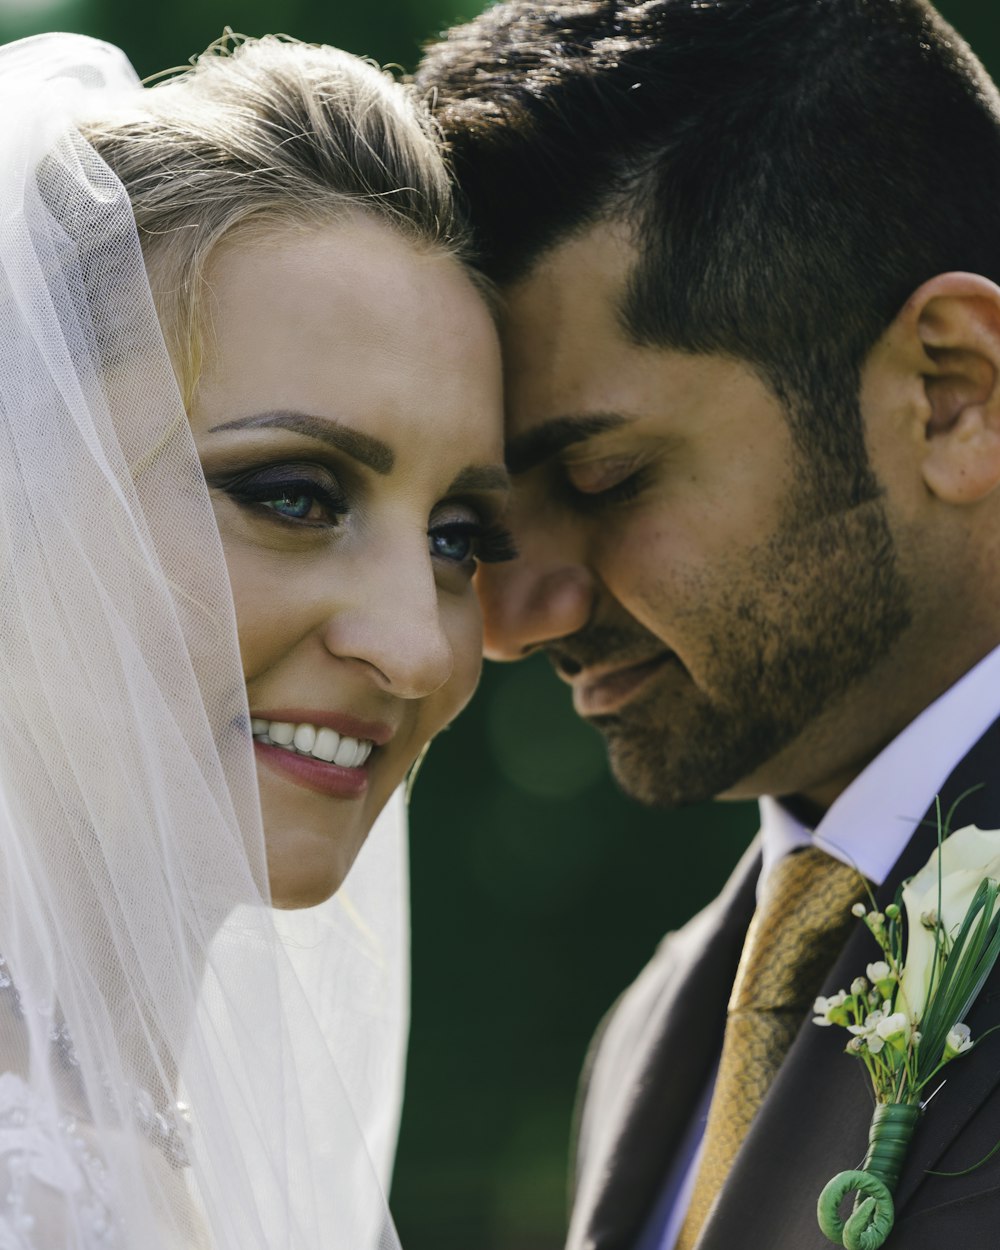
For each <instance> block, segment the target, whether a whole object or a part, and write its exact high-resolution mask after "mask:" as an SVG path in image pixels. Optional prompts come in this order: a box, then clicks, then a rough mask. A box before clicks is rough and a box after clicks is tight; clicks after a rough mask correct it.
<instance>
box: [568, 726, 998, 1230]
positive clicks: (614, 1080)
mask: <svg viewBox="0 0 1000 1250" xmlns="http://www.w3.org/2000/svg"><path fill="white" fill-rule="evenodd" d="M974 786H979V787H980V788H979V789H977V790H975V791H974V792H973V793H971V794H968V795H967V796H966V797H965V798H964V799H963V800H962V802H961V804H960V806H959V807H958V809H957V812H956V818H955V821H954V823H953V828H960V827H962V826H963V825H968V824H976V825H979V826H980V828H985V829H992V828H997V827H1000V721H997V722H996V723H995V724H994V725H993V726H992V727H991V728H990V729H989V730H988V731H987V733H986V734H985V735H984V736H983V738H981V739H980V741H979V742H978V743H977V744H976V746H975V747H974V748H973V749H972V751H970V752H969V754H968V755H967V756H966V757H965V759H964V760H962V762H961V763H960V764H959V765H958V767H957V768H956V769H955V771H954V772H953V773H952V775H951V777H949V779H948V781H947V782H946V784H945V786H944V787H943V788H942V792H941V799H942V808H943V810H944V811H947V810H948V808H949V807H950V805H951V803H953V802H954V801H955V800H956V799H958V798H959V796H960V795H962V794H963V793H964V792H965V791H967V790H969V789H970V788H971V787H974ZM936 838H937V832H936V825H935V823H934V820H933V812H931V813H929V814H928V819H926V820H925V821H924V822H923V824H922V825H921V826H919V827H918V829H917V831H916V833H915V834H914V835H913V837H912V839H911V840H910V843H909V844H908V846H907V847H906V850H905V851H904V853H903V855H902V856H901V857H900V859H899V861H898V862H897V864H896V865H895V867H894V868H893V870H892V872H891V873H890V875H889V877H888V879H887V880H886V882H885V884H884V885H883V886H882V887H881V889H880V890H879V891H878V892H877V893H876V898H877V900H878V902H879V905H880V906H881V907H883V908H884V907H885V905H886V904H887V903H889V902H891V901H892V899H893V897H894V896H895V893H896V889H897V887H898V886H899V884H900V883H901V882H902V881H903V880H904V879H905V878H907V877H910V876H912V875H913V874H914V873H915V872H916V871H917V870H918V869H919V868H920V867H922V866H923V864H924V863H926V861H927V858H928V856H929V855H930V854H931V852H932V851H933V849H934V846H935V843H936ZM759 870H760V855H759V850H758V848H757V846H756V844H755V845H754V846H752V847H751V848H750V850H749V851H748V852H747V854H746V856H744V858H743V860H742V861H741V862H740V864H739V865H738V867H737V869H736V871H735V872H734V874H733V876H732V877H731V878H730V881H729V883H728V885H727V886H726V888H725V890H724V891H723V893H722V894H721V895H720V896H719V897H718V898H717V899H716V900H715V901H714V902H713V903H712V904H711V905H710V906H709V907H708V908H706V910H705V911H703V912H701V913H700V914H699V915H698V916H696V917H695V918H694V920H692V921H691V922H690V923H689V924H688V925H686V926H685V927H684V928H683V929H681V930H679V931H678V932H677V933H674V934H671V935H670V936H668V937H667V938H666V939H665V940H664V942H663V943H662V945H661V946H660V948H659V950H658V951H657V953H656V954H655V955H654V957H653V959H652V960H651V961H650V963H649V964H648V965H647V966H646V968H645V970H644V971H643V972H642V974H641V976H640V977H639V978H638V980H637V981H636V982H635V983H634V984H633V985H632V986H631V988H630V989H629V990H628V991H627V992H626V993H625V994H624V995H623V997H622V998H621V999H620V1000H619V1002H618V1004H617V1005H616V1007H615V1008H614V1009H613V1010H612V1012H611V1013H610V1014H609V1017H608V1019H607V1020H606V1021H605V1024H604V1025H603V1027H602V1030H601V1032H600V1033H599V1035H598V1037H597V1039H596V1040H595V1043H594V1046H593V1047H592V1050H591V1060H590V1062H589V1064H588V1068H587V1070H586V1071H585V1074H584V1087H583V1098H582V1103H581V1110H580V1115H579V1119H578V1137H577V1169H576V1195H575V1204H574V1212H573V1218H572V1223H571V1229H570V1237H569V1244H568V1250H632V1247H633V1246H634V1245H635V1242H636V1240H637V1239H638V1237H639V1235H640V1233H641V1231H642V1229H643V1227H644V1224H645V1222H646V1220H647V1219H648V1218H649V1215H650V1212H651V1209H652V1207H653V1205H654V1203H655V1201H656V1198H657V1195H658V1193H659V1190H660V1187H661V1186H662V1184H663V1181H664V1178H665V1176H666V1174H667V1170H668V1169H669V1167H670V1164H671V1162H672V1161H673V1159H674V1156H675V1152H676V1150H677V1148H678V1144H679V1142H680V1139H681V1137H682V1135H683V1133H684V1131H685V1129H686V1127H687V1126H688V1124H689V1122H690V1120H691V1117H692V1115H693V1114H694V1110H695V1107H696V1105H697V1103H698V1100H699V1097H700V1096H701V1095H702V1093H703V1091H704V1088H705V1084H706V1082H707V1080H708V1079H709V1076H710V1073H711V1069H712V1066H713V1064H714V1063H715V1061H716V1059H717V1057H718V1051H719V1046H720V1042H721V1038H722V1033H723V1029H724V1027H725V1014H726V1003H727V1000H728V997H729V990H730V987H731V985H732V981H733V977H734V976H735V973H736V966H737V963H738V961H739V957H740V951H741V949H742V945H743V937H744V934H745V932H746V927H747V925H748V923H749V920H750V916H751V914H752V912H753V908H754V904H755V888H756V881H757V876H758V873H759ZM876 958H878V949H877V947H876V946H875V944H874V941H873V939H872V938H871V936H870V935H869V933H868V931H867V929H866V928H865V927H864V925H863V924H862V923H860V922H859V923H858V926H857V930H856V931H855V932H854V933H852V935H851V937H850V939H849V940H848V942H847V945H846V946H845V947H844V949H843V951H842V952H841V955H840V957H839V958H838V959H837V961H836V963H835V964H834V966H833V968H832V969H831V971H830V974H829V976H828V977H827V979H826V981H825V983H824V984H823V985H817V987H816V992H817V994H821V993H822V994H832V993H834V992H836V991H837V990H838V989H841V988H847V987H848V986H849V985H850V983H851V981H852V980H853V979H854V978H855V977H856V976H859V975H863V973H864V969H865V966H866V965H867V964H868V963H870V962H871V961H872V960H874V959H876ZM967 1022H968V1024H969V1025H970V1026H971V1028H972V1031H973V1036H974V1037H978V1036H980V1035H981V1034H982V1033H983V1032H985V1030H986V1029H988V1028H990V1027H992V1026H994V1025H997V1024H1000V968H998V970H997V971H996V972H995V973H994V975H993V976H992V977H991V978H990V979H989V981H988V982H987V984H986V986H985V987H984V989H983V991H982V993H981V994H980V996H979V998H978V999H977V1001H976V1004H975V1006H974V1007H973V1009H972V1011H971V1012H970V1014H969V1016H968V1021H967ZM845 1041H846V1034H845V1033H844V1031H843V1029H839V1028H818V1027H817V1026H816V1025H814V1024H812V1023H811V1021H810V1020H809V1019H807V1020H806V1021H804V1022H803V1027H802V1029H801V1031H800V1033H799V1035H798V1037H797V1038H796V1040H795V1041H794V1042H793V1044H792V1047H791V1050H790V1051H789V1053H788V1055H787V1057H786V1059H785V1062H784V1063H783V1065H782V1067H781V1070H780V1071H779V1073H778V1076H777V1078H776V1079H775V1082H774V1084H773V1085H772V1087H771V1089H770V1090H769V1092H768V1095H767V1097H766V1099H765V1101H764V1104H763V1106H762V1107H761V1110H760V1113H759V1114H758V1116H757V1118H756V1120H755V1121H754V1123H753V1125H752V1127H751V1129H750V1132H749V1134H748V1136H747V1138H746V1140H745V1142H744V1144H743V1147H742V1149H741V1151H740V1154H739V1156H738V1157H737V1159H736V1162H735V1164H734V1166H733V1170H732V1172H731V1173H730V1176H729V1179H728V1181H727V1182H726V1185H725V1188H724V1190H723V1192H722V1194H721V1195H720V1199H719V1202H718V1204H717V1206H716V1208H715V1211H714V1213H713V1215H712V1218H711V1219H710V1220H709V1221H708V1223H707V1224H706V1226H705V1228H704V1230H703V1233H702V1237H701V1240H700V1242H699V1250H829V1247H830V1246H831V1243H830V1242H829V1241H827V1239H826V1238H825V1237H824V1236H823V1234H822V1233H821V1232H820V1231H819V1227H818V1225H817V1223H816V1199H817V1198H818V1196H819V1193H820V1191H821V1190H822V1188H823V1186H824V1185H825V1184H826V1182H827V1181H828V1180H830V1178H831V1177H832V1176H834V1175H835V1174H836V1173H837V1172H840V1171H842V1170H844V1169H847V1168H853V1167H857V1166H858V1165H859V1164H860V1163H861V1160H862V1158H863V1157H864V1153H865V1149H866V1146H867V1140H868V1126H869V1122H870V1120H871V1114H872V1109H873V1097H872V1093H871V1087H870V1083H869V1080H868V1076H867V1073H866V1072H865V1070H864V1067H863V1066H862V1064H861V1063H860V1062H859V1061H857V1060H854V1059H852V1058H850V1057H849V1056H847V1055H845V1054H844V1053H843V1048H844V1043H845ZM942 1076H944V1077H946V1078H947V1080H946V1081H945V1084H944V1086H943V1088H942V1089H941V1091H940V1093H938V1094H937V1095H936V1096H935V1098H934V1100H933V1101H932V1102H931V1103H930V1105H929V1107H928V1108H927V1110H926V1112H925V1114H924V1116H923V1117H922V1119H921V1122H920V1124H919V1126H918V1128H917V1131H916V1135H915V1137H914V1140H913V1143H912V1146H911V1149H910V1153H909V1157H908V1160H907V1163H906V1165H905V1167H904V1170H903V1173H902V1176H901V1178H900V1183H899V1186H898V1188H897V1191H896V1225H895V1228H894V1229H893V1232H892V1234H891V1235H890V1237H889V1240H888V1241H887V1242H886V1250H952V1248H953V1247H954V1250H959V1247H961V1250H993V1248H994V1247H998V1248H1000V1152H998V1153H997V1154H996V1155H995V1156H994V1157H993V1158H992V1159H990V1161H989V1162H988V1163H986V1164H985V1165H984V1166H983V1167H981V1168H978V1169H977V1170H975V1171H973V1172H971V1173H970V1174H969V1175H967V1176H961V1177H939V1176H931V1175H928V1169H935V1170H939V1171H959V1170H962V1169H965V1168H968V1167H970V1166H971V1165H972V1164H974V1163H976V1162H977V1161H979V1160H980V1159H982V1158H983V1157H984V1156H985V1155H987V1154H988V1153H989V1151H990V1150H991V1149H992V1148H993V1147H994V1146H995V1145H996V1144H997V1143H998V1142H1000V1032H997V1033H995V1034H993V1035H992V1036H990V1037H989V1038H987V1039H986V1040H985V1041H984V1042H983V1044H982V1046H981V1047H979V1048H978V1049H976V1050H974V1051H973V1052H972V1053H971V1054H969V1055H967V1056H964V1057H963V1058H960V1059H957V1060H955V1061H953V1063H952V1064H951V1065H949V1067H948V1068H947V1069H945V1071H944V1072H943V1073H942Z"/></svg>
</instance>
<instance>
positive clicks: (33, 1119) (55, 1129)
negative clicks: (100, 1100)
mask: <svg viewBox="0 0 1000 1250" xmlns="http://www.w3.org/2000/svg"><path fill="white" fill-rule="evenodd" d="M120 1245H121V1240H120V1229H119V1228H118V1226H117V1224H116V1221H115V1219H114V1216H113V1214H112V1206H111V1202H110V1196H109V1193H108V1183H107V1174H106V1172H105V1168H104V1164H103V1163H102V1161H101V1159H100V1157H99V1155H98V1154H97V1153H96V1151H94V1150H93V1149H91V1147H90V1145H89V1143H88V1141H87V1137H86V1135H85V1133H84V1131H82V1130H81V1127H80V1125H79V1124H78V1123H77V1121H76V1120H75V1119H74V1118H73V1117H72V1116H70V1115H66V1114H56V1113H54V1112H53V1109H52V1107H51V1106H50V1105H48V1104H47V1103H45V1102H43V1101H42V1100H41V1099H39V1098H38V1097H37V1096H36V1095H35V1094H33V1093H32V1091H31V1090H30V1089H29V1088H28V1086H27V1085H26V1084H25V1082H24V1081H23V1080H22V1079H21V1077H19V1076H17V1075H15V1074H14V1073H12V1072H5V1073H3V1074H2V1075H0V1250H51V1248H52V1247H54V1246H58V1247H60V1250H62V1248H63V1247H65V1250H114V1248H115V1247H118V1246H120Z"/></svg>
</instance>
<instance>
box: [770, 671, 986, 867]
mask: <svg viewBox="0 0 1000 1250" xmlns="http://www.w3.org/2000/svg"><path fill="white" fill-rule="evenodd" d="M998 713H1000V647H997V648H995V649H994V650H993V651H991V652H990V653H989V655H987V656H986V657H985V658H984V659H982V660H980V661H979V663H978V664H976V665H975V667H973V668H971V669H970V670H969V671H968V672H967V673H966V674H965V676H964V677H961V678H960V679H959V680H958V681H957V682H956V683H955V684H954V685H953V686H951V687H950V688H949V689H948V690H946V691H945V692H944V694H942V695H941V696H940V697H939V698H937V699H935V701H934V702H933V703H931V704H929V705H928V706H927V707H926V708H924V710H923V711H922V712H921V713H920V715H919V716H917V717H916V719H915V720H912V721H911V722H910V723H909V725H907V726H906V728H905V729H904V730H903V731H902V733H900V734H899V735H898V736H897V737H895V738H894V739H893V740H892V742H890V743H889V745H888V746H887V747H885V749H884V750H882V751H881V752H880V753H879V754H878V755H877V756H876V757H875V759H873V760H872V761H871V763H870V764H869V765H868V766H867V767H866V768H865V769H864V770H863V772H861V773H859V774H858V776H857V777H855V779H854V780H853V781H852V782H851V784H850V785H849V786H848V787H847V789H846V790H844V791H843V793H842V794H840V796H839V797H838V798H837V800H836V801H835V802H834V804H833V806H832V807H831V808H830V809H829V811H828V812H827V813H826V815H825V816H824V817H823V819H822V820H821V821H820V822H819V824H818V825H817V826H816V828H815V830H810V829H807V828H806V827H805V826H804V825H803V824H802V823H801V822H800V821H799V820H797V819H796V818H795V817H794V816H793V815H792V814H791V812H789V811H788V809H787V808H785V807H783V806H782V804H781V803H780V802H778V800H777V799H775V798H772V797H770V796H764V797H763V798H761V800H760V821H761V840H762V856H763V859H762V868H761V875H760V880H761V882H763V880H764V879H765V877H766V876H767V874H768V872H770V870H771V869H772V868H773V867H774V865H775V864H776V863H777V862H778V860H780V859H781V858H783V857H784V856H785V855H787V854H789V853H790V852H791V851H793V850H796V849H797V848H799V847H802V846H809V845H815V846H819V847H821V848H822V849H823V850H824V851H826V852H827V853H828V854H830V855H832V856H833V857H834V858H835V859H839V860H842V861H843V862H844V863H847V864H853V865H854V866H855V867H856V868H857V869H858V870H859V871H860V872H861V873H862V875H863V876H865V877H867V878H868V880H869V881H872V882H874V884H875V885H881V884H882V882H883V881H884V880H885V878H886V877H887V876H888V875H889V871H890V869H891V868H892V866H893V864H894V863H895V862H896V860H897V859H898V858H899V856H900V855H901V854H902V852H903V849H904V847H905V846H906V844H907V842H909V840H910V837H911V836H912V834H913V831H914V830H915V829H916V827H917V824H918V823H919V822H920V821H921V820H922V819H923V816H924V813H925V812H926V811H927V809H928V808H929V807H930V806H931V804H932V803H933V801H934V798H935V796H936V795H937V794H938V793H939V792H940V790H941V787H942V786H943V785H944V783H945V781H946V780H947V778H948V776H949V774H950V773H951V772H952V770H953V769H954V768H955V766H956V764H958V762H959V761H960V760H961V759H962V758H963V756H964V755H966V753H967V752H968V751H969V749H970V748H971V747H972V746H973V745H974V744H975V743H976V742H977V741H978V740H979V739H980V738H981V737H982V736H983V734H984V733H985V732H986V730H987V729H988V728H989V727H990V725H992V723H993V722H994V720H996V718H997V715H998ZM758 888H759V886H758Z"/></svg>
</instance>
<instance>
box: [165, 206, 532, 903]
mask: <svg viewBox="0 0 1000 1250" xmlns="http://www.w3.org/2000/svg"><path fill="white" fill-rule="evenodd" d="M258 229H259V227H258ZM206 283H207V290H208V295H207V296H206V298H205V301H204V314H203V315H204V321H205V331H204V333H205V346H204V359H203V364H202V369H201V373H200V376H199V383H198V386H197V389H196V391H195V394H194V399H193V403H192V406H191V412H190V417H191V428H192V431H193V433H194V437H195V442H196V445H197V447H198V453H199V455H200V456H201V460H202V465H203V468H204V472H205V476H206V479H207V481H208V483H209V487H210V489H211V493H212V499H213V502H214V504H215V509H216V516H217V519H218V523H219V530H220V533H221V536H222V542H223V547H224V550H225V554H226V561H227V564H228V566H229V573H230V578H231V581H232V588H233V595H234V600H235V606H236V617H237V626H238V631H239V639H240V649H241V654H242V659H243V668H244V673H245V676H246V683H247V697H248V702H249V706H250V713H251V717H252V718H253V720H252V731H253V735H254V745H255V758H256V761H257V774H258V780H259V784H260V798H261V808H262V815H263V822H264V830H265V835H266V841H267V851H268V868H269V876H270V882H271V891H272V897H273V899H274V901H275V902H276V903H278V904H279V905H285V906H302V905H308V904H309V903H312V902H318V901H320V900H321V899H323V898H325V897H327V896H328V895H329V894H330V893H331V892H332V891H333V890H335V889H336V888H337V886H338V885H339V884H340V882H341V881H342V880H343V878H344V876H345V875H346V873H347V871H348V869H349V868H350V866H351V863H352V862H353V860H354V858H355V856H356V854H357V852H358V850H359V849H360V847H361V845H362V843H363V841H364V838H365V835H366V833H367V831H368V830H369V828H370V827H371V825H372V823H373V821H374V819H375V817H376V815H377V814H378V812H379V810H380V809H381V808H382V806H383V805H384V804H385V802H386V800H387V799H388V797H389V795H390V794H391V793H392V791H393V790H394V789H395V788H396V786H398V785H399V784H400V782H401V781H402V780H403V778H404V777H405V775H406V772H407V769H408V768H409V767H410V766H411V765H412V763H413V762H414V760H415V759H416V757H417V756H418V755H419V753H420V751H421V750H422V749H423V747H424V746H425V745H426V743H427V742H428V741H429V739H430V738H432V737H433V736H434V734H435V733H437V732H438V730H440V729H441V728H442V727H443V726H444V725H446V724H447V723H448V722H449V721H450V720H451V719H452V718H453V717H454V716H455V715H456V713H457V712H458V711H459V710H460V709H461V708H462V707H463V706H464V704H465V702H466V701H467V700H468V698H469V697H470V695H471V694H472V691H473V688H474V686H475V683H476V680H477V678H478V675H479V669H480V653H481V637H480V624H479V610H478V607H477V604H476V598H475V593H474V590H473V584H472V583H473V574H474V573H475V570H476V567H477V563H478V562H479V561H480V560H491V559H498V558H503V557H504V556H505V555H506V554H507V553H508V549H509V540H508V539H507V536H506V534H505V531H504V530H503V527H502V524H501V519H500V518H501V513H502V509H503V506H504V503H505V499H506V487H507V479H506V472H505V470H504V468H503V466H502V452H501V445H500V428H501V424H500V413H499V410H498V409H499V400H498V397H499V393H500V388H499V354H498V348H497V342H496V335H495V331H494V326H493V322H492V318H491V316H490V313H489V311H488V308H487V306H486V303H485V302H484V300H483V297H482V295H481V294H480V292H479V291H478V290H477V289H476V287H475V286H474V285H473V283H472V281H471V280H470V279H469V277H468V276H467V274H466V272H465V271H464V270H463V268H462V266H461V265H460V264H459V263H458V262H457V261H456V260H454V259H453V258H452V257H449V256H447V255H444V254H443V253H434V252H432V251H430V250H429V249H427V248H426V247H418V246H417V245H415V244H413V243H411V242H410V241H408V240H407V239H405V238H403V237H401V236H400V235H399V234H398V233H397V232H395V231H392V230H390V229H389V228H388V227H387V226H384V225H381V224H378V223H375V222H373V221H371V220H369V219H367V218H365V217H363V216H361V215H360V214H354V215H352V216H350V217H348V218H347V219H346V220H344V221H343V222H340V223H336V224H333V225H324V226H317V227H297V226H291V225H287V224H285V225H282V226H280V227H277V228H275V229H272V230H269V231H266V232H262V233H260V234H259V235H257V236H251V237H249V238H248V237H247V235H246V234H241V233H239V232H237V233H236V234H235V235H234V236H233V237H232V238H231V239H227V240H226V241H225V242H224V243H223V244H222V245H220V246H219V248H218V249H217V250H216V252H215V253H214V254H213V256H212V257H211V258H210V260H209V263H208V266H207V269H206Z"/></svg>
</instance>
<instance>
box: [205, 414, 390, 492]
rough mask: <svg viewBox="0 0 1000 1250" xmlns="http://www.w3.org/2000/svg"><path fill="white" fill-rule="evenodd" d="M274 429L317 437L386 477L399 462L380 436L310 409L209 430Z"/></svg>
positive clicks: (242, 420) (243, 419)
mask: <svg viewBox="0 0 1000 1250" xmlns="http://www.w3.org/2000/svg"><path fill="white" fill-rule="evenodd" d="M274 428H277V429H282V430H291V431H292V432H293V433H294V434H303V435H305V437H306V438H315V439H316V440H317V441H319V442H321V443H327V444H329V445H330V446H331V447H336V448H337V449H338V450H339V451H342V452H344V453H345V454H346V455H348V456H350V457H351V458H352V459H354V460H359V461H360V462H361V463H362V464H364V465H367V466H368V468H369V469H372V470H373V471H374V472H375V473H379V474H381V475H382V476H383V477H384V476H385V475H386V474H389V473H391V472H392V469H393V466H394V465H395V463H396V453H395V452H394V451H393V450H392V448H391V447H390V446H389V444H388V443H383V442H382V440H381V439H380V438H372V436H371V435H370V434H362V433H361V431H360V430H352V429H351V428H350V426H347V425H341V424H340V423H339V422H337V421H334V420H333V419H332V418H330V417H314V416H310V414H309V413H307V412H259V413H257V414H256V415H255V416H252V417H239V418H237V420H235V421H224V422H223V423H222V424H221V425H213V426H212V428H211V430H209V433H210V434H214V433H215V432H216V431H217V430H262V429H274Z"/></svg>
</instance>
